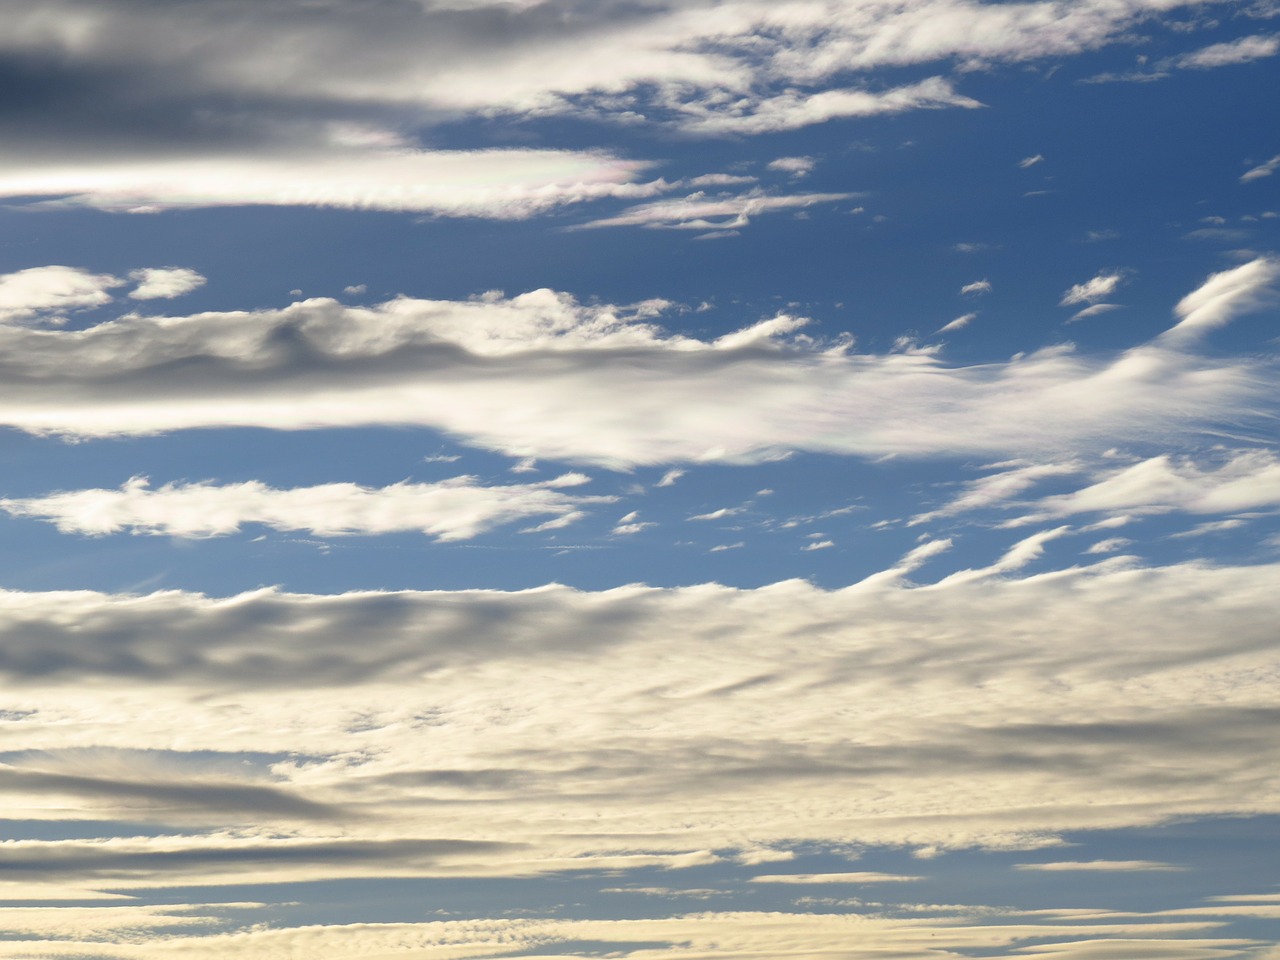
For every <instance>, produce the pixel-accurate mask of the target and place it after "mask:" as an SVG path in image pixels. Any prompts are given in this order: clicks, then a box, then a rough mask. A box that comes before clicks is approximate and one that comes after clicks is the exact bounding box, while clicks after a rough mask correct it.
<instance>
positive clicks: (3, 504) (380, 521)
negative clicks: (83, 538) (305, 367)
mask: <svg viewBox="0 0 1280 960" xmlns="http://www.w3.org/2000/svg"><path fill="white" fill-rule="evenodd" d="M588 479H589V478H588V477H586V476H584V475H583V474H580V473H566V474H564V475H563V476H560V477H557V478H555V479H554V480H546V481H543V482H542V483H529V484H517V485H512V486H485V485H483V484H481V483H480V482H479V481H478V479H477V478H476V477H471V476H463V477H453V478H451V479H449V480H442V481H439V482H437V483H408V482H402V483H397V484H393V485H392V486H389V487H381V488H376V489H375V488H369V487H363V486H360V485H358V484H354V483H328V484H322V485H320V486H314V487H295V488H293V489H289V490H277V489H275V488H273V487H269V486H267V485H266V484H264V483H260V482H258V481H250V482H248V483H233V484H221V485H220V484H214V483H193V484H178V483H168V484H165V485H164V486H162V487H160V488H159V489H155V490H153V489H151V488H150V486H149V484H148V481H147V480H146V478H144V477H134V478H133V479H132V480H130V481H129V482H127V483H125V484H124V485H123V486H122V487H121V488H120V489H119V490H75V491H70V492H65V493H55V494H51V495H48V496H44V497H32V498H28V499H23V500H0V509H3V510H5V511H7V512H8V513H10V514H11V515H13V516H17V517H36V518H39V519H42V520H50V521H52V522H53V523H55V524H57V527H58V529H59V530H61V531H63V532H64V533H82V534H89V535H92V536H101V535H103V534H108V533H118V532H120V531H122V530H127V531H129V532H131V533H144V534H154V535H164V536H171V537H217V536H226V535H227V534H231V533H235V532H237V531H238V530H240V528H241V527H243V526H244V525H245V524H246V523H259V524H263V525H265V526H268V527H271V528H273V529H276V530H306V531H309V532H310V533H312V534H313V535H315V536H319V537H332V536H347V535H351V534H380V533H395V532H400V531H406V530H420V531H422V532H423V533H426V534H429V535H430V536H433V537H435V538H436V539H438V540H468V539H471V538H472V537H476V536H479V535H480V534H482V533H485V532H487V531H489V530H491V529H493V528H494V527H496V526H499V525H501V524H506V523H513V522H515V521H517V520H523V519H525V518H528V517H533V516H539V515H542V514H548V513H551V514H556V515H558V517H559V519H560V520H562V521H565V522H571V521H572V520H575V519H578V518H580V517H581V516H583V514H582V513H581V511H580V508H581V507H582V506H584V505H586V504H594V503H612V502H613V501H614V500H616V499H617V498H616V497H608V496H585V495H581V494H570V493H565V492H563V488H565V487H576V486H579V485H580V484H583V483H586V482H587V481H588ZM544 529H545V527H544Z"/></svg>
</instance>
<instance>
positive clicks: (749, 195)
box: [575, 187, 859, 230]
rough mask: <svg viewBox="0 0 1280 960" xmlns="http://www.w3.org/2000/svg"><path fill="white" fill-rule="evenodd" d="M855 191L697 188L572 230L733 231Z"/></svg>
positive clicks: (828, 202) (832, 201) (589, 222)
mask: <svg viewBox="0 0 1280 960" xmlns="http://www.w3.org/2000/svg"><path fill="white" fill-rule="evenodd" d="M857 196H859V194H857V193H797V194H775V193H768V192H766V191H765V190H764V189H762V188H759V187H757V188H754V189H752V190H749V191H747V192H746V193H738V194H734V193H720V194H708V193H707V192H706V191H703V190H699V191H697V192H696V193H691V194H689V195H687V196H684V197H672V198H667V199H662V200H654V201H651V202H649V203H643V204H639V205H637V206H634V207H629V208H627V209H625V210H623V211H622V212H621V213H618V214H614V215H613V216H609V217H602V218H601V219H599V220H591V221H588V222H587V223H584V224H581V225H580V226H578V227H577V228H575V229H588V228H595V227H648V228H650V229H660V230H735V229H740V228H742V227H745V226H748V225H749V224H750V223H751V219H752V217H757V216H760V215H761V214H767V213H774V212H778V211H781V210H803V209H806V208H808V207H813V206H816V205H818V204H830V203H836V202H838V201H840V200H849V199H852V198H854V197H857Z"/></svg>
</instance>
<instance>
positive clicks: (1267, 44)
mask: <svg viewBox="0 0 1280 960" xmlns="http://www.w3.org/2000/svg"><path fill="white" fill-rule="evenodd" d="M1277 53H1280V37H1277V36H1275V35H1271V36H1251V37H1241V38H1239V39H1238V40H1230V41H1228V42H1226V43H1215V44H1213V45H1212V46H1208V47H1204V48H1202V49H1200V50H1195V51H1193V52H1191V53H1186V54H1183V55H1182V56H1180V57H1175V58H1174V60H1173V64H1174V65H1175V66H1178V67H1182V68H1184V69H1193V70H1208V69H1213V68H1214V67H1226V66H1232V65H1234V64H1237V63H1249V62H1250V61H1253V60H1261V59H1263V58H1265V57H1274V56H1275V55H1276V54H1277Z"/></svg>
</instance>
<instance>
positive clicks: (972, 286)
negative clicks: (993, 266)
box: [960, 280, 991, 297]
mask: <svg viewBox="0 0 1280 960" xmlns="http://www.w3.org/2000/svg"><path fill="white" fill-rule="evenodd" d="M990 292H991V281H990V280H975V281H973V283H966V284H965V285H964V286H963V287H961V288H960V295H961V296H962V297H965V296H968V295H969V294H971V293H972V294H979V293H990Z"/></svg>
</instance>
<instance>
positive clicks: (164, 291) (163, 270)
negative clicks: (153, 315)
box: [129, 267, 206, 300]
mask: <svg viewBox="0 0 1280 960" xmlns="http://www.w3.org/2000/svg"><path fill="white" fill-rule="evenodd" d="M129 279H131V280H134V281H137V284H138V285H137V286H136V287H135V288H134V289H133V290H132V291H130V293H129V296H130V297H131V298H132V299H134V300H172V299H173V298H174V297H181V296H183V295H184V294H188V293H190V292H191V291H192V290H197V289H199V288H200V287H202V286H204V284H205V282H206V280H205V277H203V276H202V275H201V274H199V273H198V272H196V271H195V270H192V269H190V268H189V267H151V268H148V269H146V270H135V271H133V273H131V274H129Z"/></svg>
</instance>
